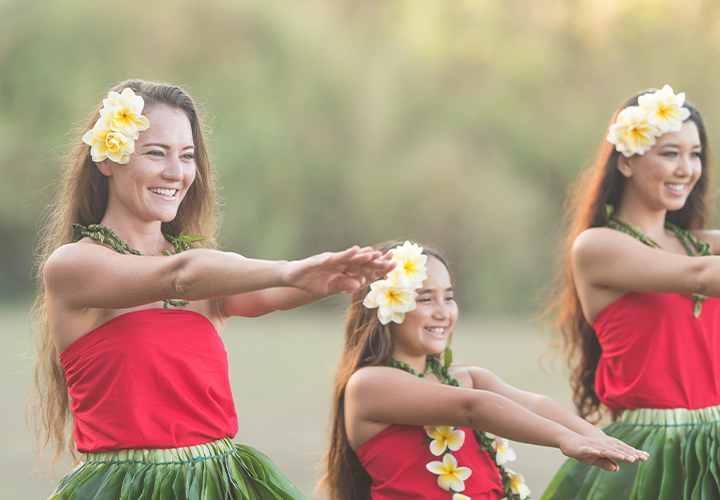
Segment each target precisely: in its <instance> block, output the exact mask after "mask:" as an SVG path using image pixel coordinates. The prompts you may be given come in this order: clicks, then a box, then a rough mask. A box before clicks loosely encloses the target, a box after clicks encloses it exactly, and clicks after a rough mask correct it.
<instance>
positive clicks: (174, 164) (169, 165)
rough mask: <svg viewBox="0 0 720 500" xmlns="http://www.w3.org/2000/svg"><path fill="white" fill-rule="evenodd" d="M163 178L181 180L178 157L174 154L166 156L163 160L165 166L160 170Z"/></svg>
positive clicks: (181, 171) (181, 170) (180, 166)
mask: <svg viewBox="0 0 720 500" xmlns="http://www.w3.org/2000/svg"><path fill="white" fill-rule="evenodd" d="M162 176H163V179H167V180H169V181H181V180H183V176H184V174H183V169H182V165H181V164H180V159H179V158H176V157H174V156H170V155H169V156H168V157H167V159H166V162H165V168H164V169H163V172H162Z"/></svg>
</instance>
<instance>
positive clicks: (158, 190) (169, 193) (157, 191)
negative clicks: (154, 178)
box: [148, 188, 178, 197]
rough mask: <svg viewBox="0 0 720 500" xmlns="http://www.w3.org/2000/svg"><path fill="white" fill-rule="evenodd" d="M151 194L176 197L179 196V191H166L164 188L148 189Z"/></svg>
mask: <svg viewBox="0 0 720 500" xmlns="http://www.w3.org/2000/svg"><path fill="white" fill-rule="evenodd" d="M148 191H150V192H151V193H155V194H159V195H160V196H168V197H174V196H175V194H177V192H178V190H177V189H164V188H148Z"/></svg>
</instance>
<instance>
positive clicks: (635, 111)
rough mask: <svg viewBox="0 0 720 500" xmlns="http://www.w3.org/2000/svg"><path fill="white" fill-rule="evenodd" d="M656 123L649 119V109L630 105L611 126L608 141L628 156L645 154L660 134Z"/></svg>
mask: <svg viewBox="0 0 720 500" xmlns="http://www.w3.org/2000/svg"><path fill="white" fill-rule="evenodd" d="M658 132H659V130H658V128H657V126H656V125H654V124H652V123H650V122H649V121H648V119H647V110H646V109H644V108H641V107H640V106H628V107H627V108H625V109H623V110H622V111H620V113H619V114H618V117H617V121H616V122H615V123H614V124H613V125H611V126H610V130H609V132H608V135H607V141H608V142H610V143H611V144H615V149H617V150H618V152H620V153H622V154H623V155H625V156H626V157H628V158H629V157H631V156H632V155H635V154H637V155H643V154H645V151H648V150H649V149H650V148H651V147H652V146H653V144H655V137H656V136H657V135H658Z"/></svg>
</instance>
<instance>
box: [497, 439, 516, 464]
mask: <svg viewBox="0 0 720 500" xmlns="http://www.w3.org/2000/svg"><path fill="white" fill-rule="evenodd" d="M498 439H499V438H495V439H493V442H492V447H493V450H495V463H497V464H498V465H505V464H506V463H508V462H514V461H515V458H516V457H515V450H513V449H512V448H510V442H509V441H508V440H507V439H505V438H500V444H498Z"/></svg>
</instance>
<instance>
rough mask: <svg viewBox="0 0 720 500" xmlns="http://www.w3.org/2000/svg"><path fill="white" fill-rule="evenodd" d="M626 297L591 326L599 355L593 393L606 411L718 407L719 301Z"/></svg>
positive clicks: (642, 295)
mask: <svg viewBox="0 0 720 500" xmlns="http://www.w3.org/2000/svg"><path fill="white" fill-rule="evenodd" d="M694 305H695V299H692V298H690V297H688V296H687V295H680V294H676V293H635V292H630V293H627V294H625V295H623V296H622V297H620V298H619V299H618V300H616V301H615V302H613V303H612V304H610V305H609V306H607V307H606V308H605V309H603V310H602V311H601V312H600V314H598V316H597V317H596V318H595V321H593V328H594V329H595V333H596V334H597V337H598V340H599V341H600V346H601V347H602V351H603V352H602V356H601V357H600V362H599V363H598V367H597V373H596V376H595V390H596V391H597V394H598V397H599V398H600V401H602V402H603V404H605V405H606V406H607V407H608V408H610V410H612V411H618V410H620V409H623V408H688V409H690V410H696V409H698V408H706V407H708V406H715V405H718V404H720V337H719V336H718V334H719V333H720V331H718V326H720V299H714V298H708V299H707V300H706V301H704V302H703V304H702V312H701V314H700V316H699V317H698V318H695V317H693V307H694Z"/></svg>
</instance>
